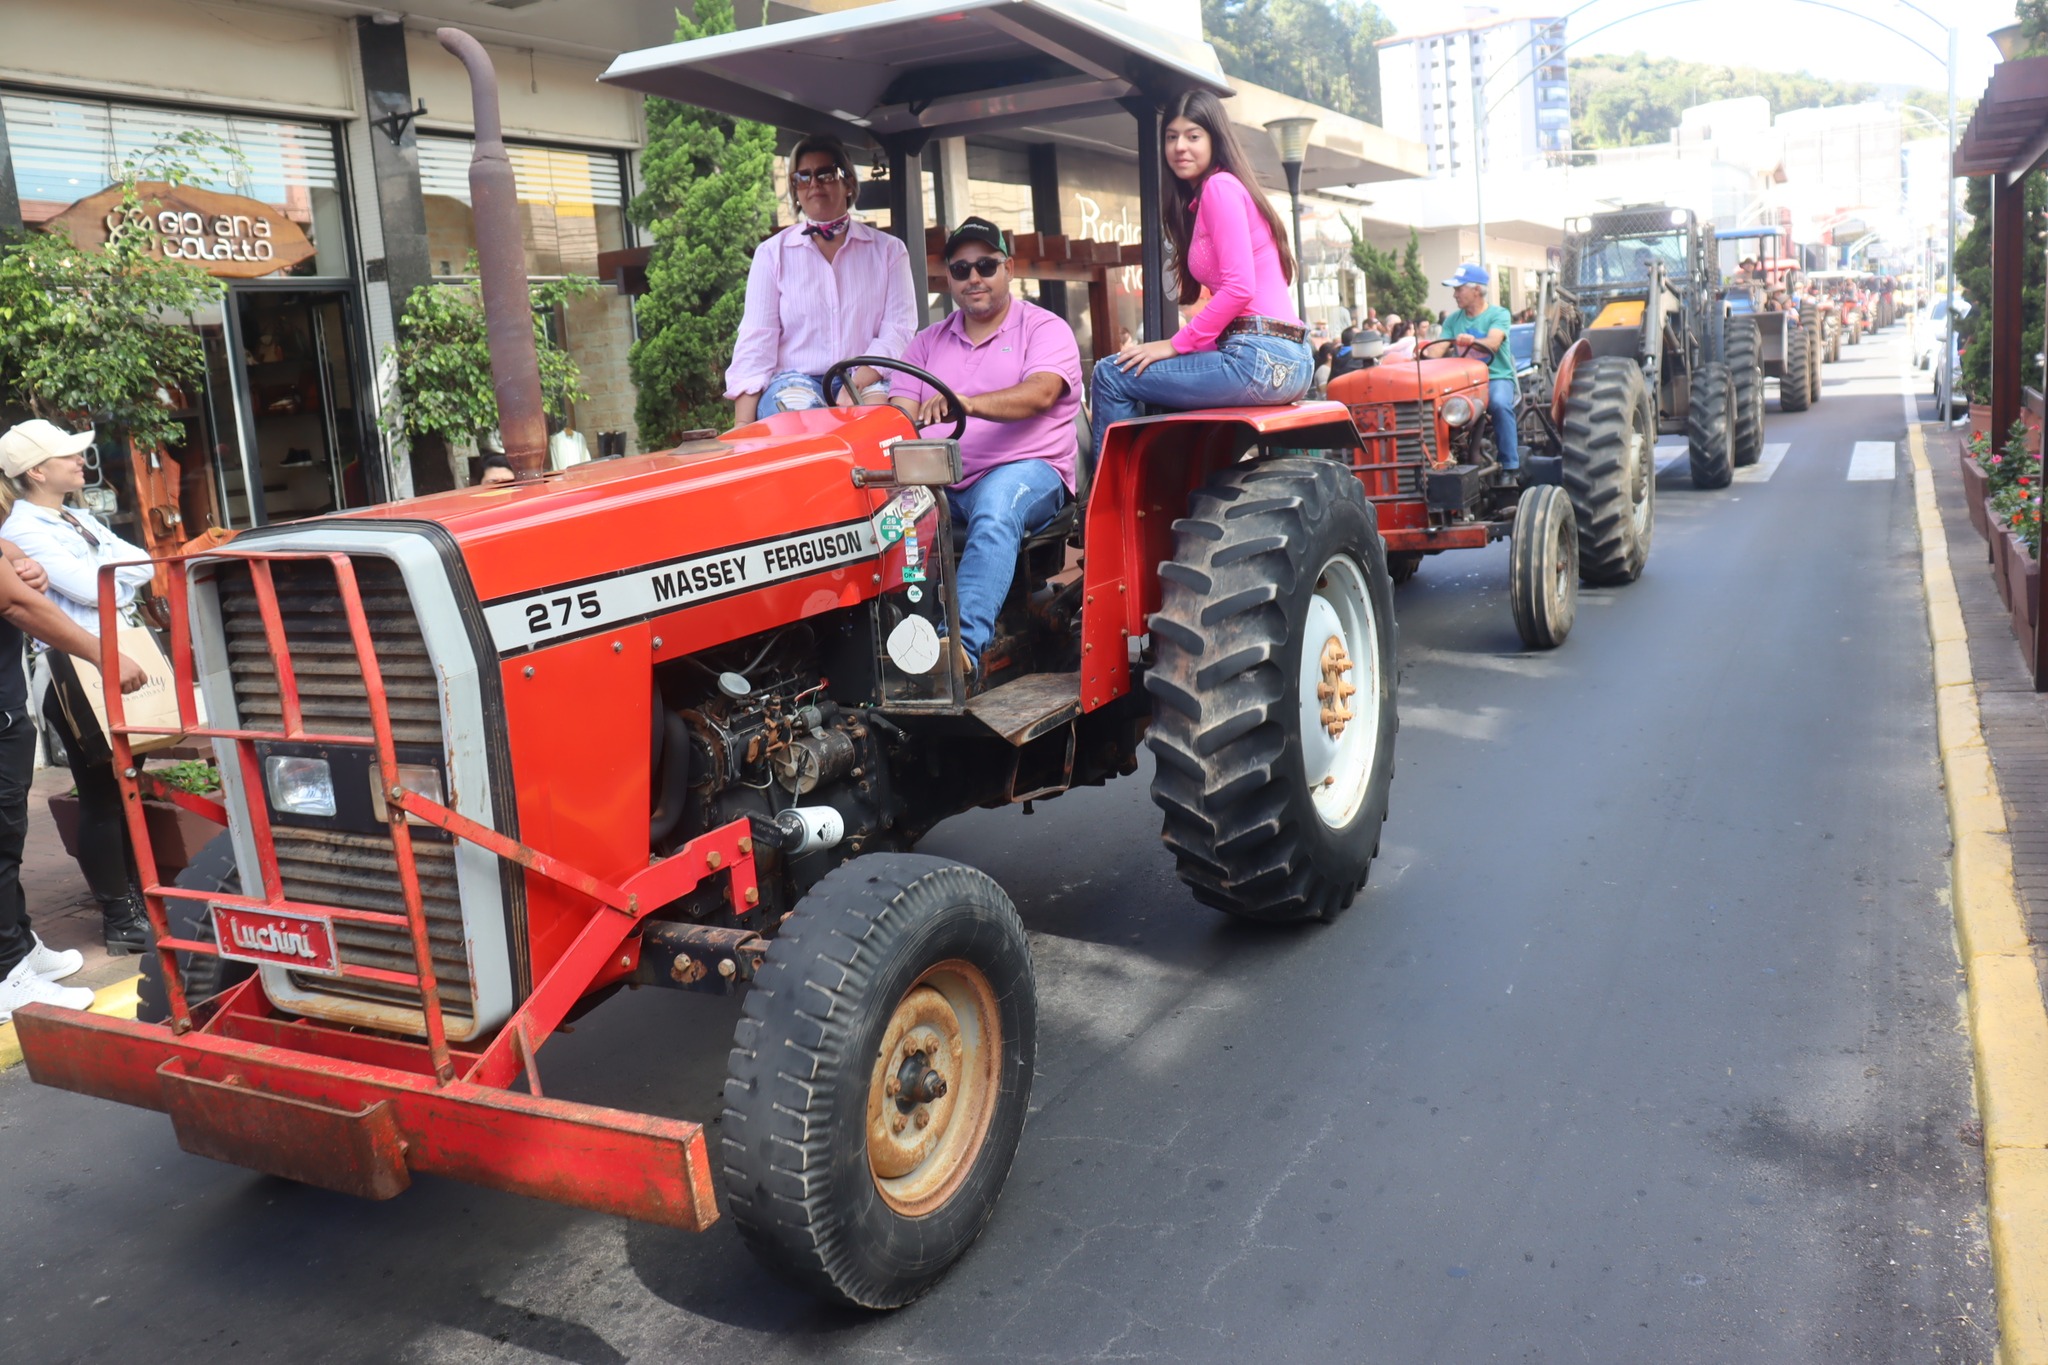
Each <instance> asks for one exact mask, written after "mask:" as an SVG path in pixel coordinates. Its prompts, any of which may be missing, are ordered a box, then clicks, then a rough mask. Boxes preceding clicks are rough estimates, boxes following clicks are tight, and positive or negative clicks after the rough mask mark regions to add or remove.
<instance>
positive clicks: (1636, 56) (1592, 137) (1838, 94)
mask: <svg viewBox="0 0 2048 1365" xmlns="http://www.w3.org/2000/svg"><path fill="white" fill-rule="evenodd" d="M1571 90H1572V145H1573V146H1574V147H1580V148H1593V147H1633V146H1639V145H1641V144H1644V143H1651V142H1665V141H1668V140H1669V139H1670V137H1671V130H1672V129H1674V128H1676V127H1677V126H1678V116H1679V114H1680V113H1682V112H1683V111H1684V110H1686V109H1689V108H1691V107H1692V106H1694V105H1696V104H1707V103H1710V102H1711V101H1714V100H1725V99H1737V98H1741V97H1744V96H1749V95H1761V96H1763V97H1764V98H1765V99H1767V100H1769V101H1770V102H1771V112H1772V113H1773V114H1781V113H1784V112H1785V111H1786V110H1788V109H1811V108H1817V107H1822V106H1826V105H1834V104H1857V103H1860V102H1862V101H1865V100H1873V99H1879V98H1887V99H1889V98H1895V97H1897V96H1898V94H1899V93H1900V92H1898V91H1896V90H1895V89H1894V90H1887V89H1881V88H1880V87H1878V86H1875V85H1870V84H1866V83H1864V82H1860V81H1831V80H1824V79H1822V78H1821V77H1818V76H1810V75H1808V74H1806V73H1805V72H1803V71H1764V70H1760V69H1758V68H1756V67H1748V66H1711V65H1708V64H1706V63H1704V62H1687V61H1680V60H1679V59H1677V58H1675V57H1650V56H1646V55H1645V54H1643V53H1641V52H1634V53H1629V54H1627V55H1625V56H1624V55H1619V54H1611V53H1599V54H1594V55H1589V56H1583V57H1580V56H1574V57H1573V58H1572V59H1571ZM1903 96H1904V98H1905V100H1906V102H1907V103H1910V104H1915V105H1918V106H1919V107H1921V108H1923V109H1927V110H1931V111H1933V112H1935V113H1940V112H1942V110H1943V109H1944V107H1945V104H1946V101H1947V96H1946V95H1944V94H1942V93H1940V92H1937V91H1932V90H1907V91H1905V92H1903ZM1958 116H1959V117H1967V110H1965V111H1963V112H1962V113H1960V114H1959V115H1958Z"/></svg>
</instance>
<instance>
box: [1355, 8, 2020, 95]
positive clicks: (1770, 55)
mask: <svg viewBox="0 0 2048 1365" xmlns="http://www.w3.org/2000/svg"><path fill="white" fill-rule="evenodd" d="M1494 3H1495V4H1496V5H1497V7H1498V8H1500V9H1502V10H1505V11H1510V12H1522V13H1528V12H1530V6H1529V5H1528V4H1527V3H1524V2H1521V0H1494ZM1657 3H1659V0H1591V2H1590V3H1587V4H1585V5H1584V7H1583V9H1581V11H1580V12H1579V13H1578V14H1576V15H1574V16H1573V18H1572V20H1571V27H1570V30H1569V31H1570V33H1571V36H1572V37H1573V38H1574V39H1577V38H1578V37H1580V35H1582V34H1589V33H1592V30H1594V29H1596V28H1600V27H1601V26H1602V25H1604V24H1606V23H1608V22H1610V21H1612V20H1617V19H1618V20H1622V22H1620V23H1617V24H1615V26H1614V27H1612V28H1607V29H1604V31H1602V32H1600V33H1598V34H1594V35H1593V36H1591V37H1588V38H1586V40H1585V41H1584V42H1583V43H1581V44H1579V45H1578V46H1576V47H1574V48H1573V49H1572V50H1573V52H1574V53H1591V52H1634V51H1638V50H1640V51H1643V52H1647V53H1649V54H1650V55H1651V56H1658V57H1682V58H1684V59H1686V60H1688V61H1700V62H1714V63H1720V64H1725V65H1729V66H1757V67H1764V68H1767V69H1771V70H1779V71H1810V72H1812V73H1813V74H1814V75H1816V76H1826V77H1828V78H1830V79H1833V80H1844V81H1870V82H1873V83H1876V84H1880V85H1922V86H1931V87H1933V88H1935V89H1940V88H1942V87H1943V86H1944V85H1945V84H1946V82H1947V79H1948V77H1947V71H1946V68H1945V67H1944V66H1943V65H1942V64H1941V62H1939V61H1937V60H1935V59H1934V58H1932V57H1930V56H1928V55H1927V54H1926V53H1924V52H1921V51H1920V50H1919V49H1917V48H1915V47H1913V46H1912V45H1911V44H1909V43H1907V42H1905V41H1903V40H1902V39H1900V38H1898V37H1895V36H1894V35H1893V34H1891V33H1888V32H1886V31H1885V30H1884V29H1882V28H1880V27H1878V26H1877V25H1875V24H1872V23H1868V22H1866V21H1865V20H1864V19H1861V18H1858V17H1855V16H1856V15H1868V16H1870V17H1871V18H1875V19H1879V20H1882V21H1884V22H1885V23H1888V24H1891V25H1893V26H1894V27H1896V28H1898V29H1901V30H1903V31H1904V32H1906V33H1907V34H1909V35H1911V36H1912V37H1913V38H1916V39H1918V40H1919V41H1921V42H1922V43H1924V44H1926V46H1928V47H1930V48H1932V49H1934V51H1935V52H1936V53H1937V54H1944V53H1945V52H1946V51H1947V46H1948V35H1947V33H1946V32H1945V31H1944V29H1943V28H1942V27H1941V26H1939V25H1937V24H1935V23H1934V22H1932V21H1930V20H1929V19H1927V18H1925V17H1923V16H1922V15H1920V14H1916V13H1914V11H1913V9H1911V8H1910V7H1908V6H1907V5H1906V4H1904V3H1901V0H1826V3H1828V4H1831V5H1834V6H1836V8H1834V9H1825V8H1821V7H1820V6H1819V5H1812V4H1803V3H1798V0H1699V2H1698V3H1695V4H1688V5H1686V6H1684V7H1683V8H1677V9H1666V10H1663V11H1661V12H1659V13H1656V14H1650V15H1645V16H1644V17H1642V18H1626V17H1625V16H1629V15H1633V14H1640V13H1641V12H1642V11H1644V10H1646V9H1649V8H1651V7H1652V6H1653V5H1656V4H1657ZM1913 3H1914V4H1916V5H1918V7H1919V8H1920V9H1921V10H1924V11H1926V12H1927V13H1929V14H1934V15H1938V16H1940V17H1941V18H1942V20H1943V21H1944V22H1945V23H1953V24H1954V25H1955V26H1956V28H1957V38H1958V43H1957V47H1958V51H1959V54H1960V55H1959V59H1958V61H1957V64H1956V93H1957V94H1958V95H1959V96H1963V97H1969V96H1975V95H1978V94H1981V93H1982V92H1983V89H1984V83H1985V81H1987V80H1988V79H1990V75H1991V67H1992V64H1993V63H1995V62H1996V61H1997V60H1998V49H1997V48H1995V47H1993V46H1992V45H1991V42H1990V40H1989V39H1988V38H1987V37H1986V36H1985V35H1986V34H1988V33H1990V32H1991V30H1992V29H1995V28H1999V27H2001V26H2003V25H2005V24H2009V23H2011V22H2012V0H1913ZM1380 8H1381V9H1382V10H1384V11H1386V14H1387V17H1388V18H1390V19H1392V20H1393V21H1394V23H1395V24H1396V25H1398V26H1400V27H1401V28H1403V29H1410V28H1414V29H1429V28H1441V27H1443V26H1444V24H1446V23H1447V22H1454V20H1453V19H1452V17H1451V15H1452V14H1453V13H1455V8H1454V7H1452V6H1446V5H1445V4H1443V3H1442V0H1380ZM1565 8H1566V9H1569V8H1570V5H1569V3H1568V4H1567V5H1566V6H1565ZM1447 10H1448V11H1451V13H1447ZM1843 11H1854V14H1851V13H1844V12H1843ZM1552 12H1555V11H1552Z"/></svg>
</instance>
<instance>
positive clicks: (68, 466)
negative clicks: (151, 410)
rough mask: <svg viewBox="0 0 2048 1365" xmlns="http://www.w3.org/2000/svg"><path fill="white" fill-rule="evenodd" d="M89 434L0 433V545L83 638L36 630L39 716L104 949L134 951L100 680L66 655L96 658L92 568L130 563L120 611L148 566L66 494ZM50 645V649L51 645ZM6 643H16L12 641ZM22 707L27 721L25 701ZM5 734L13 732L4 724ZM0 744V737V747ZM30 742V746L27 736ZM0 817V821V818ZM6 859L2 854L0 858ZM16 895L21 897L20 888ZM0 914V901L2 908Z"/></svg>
mask: <svg viewBox="0 0 2048 1365" xmlns="http://www.w3.org/2000/svg"><path fill="white" fill-rule="evenodd" d="M92 440H93V433H92V432H91V431H84V432H79V433H77V434H72V433H69V432H66V431H64V430H63V429H62V428H60V427H58V426H56V425H55V424H54V423H51V422H45V421H40V420H38V421H31V422H23V423H21V424H20V425H18V426H15V427H11V428H9V429H8V431H7V432H6V434H5V435H4V436H0V504H4V505H6V506H7V517H6V521H5V522H4V523H0V538H4V539H5V540H6V541H7V542H8V543H9V544H10V545H12V546H14V547H15V550H13V551H9V552H8V553H9V555H10V557H12V556H14V555H16V554H19V555H20V556H25V557H27V558H31V559H34V560H35V561H36V562H37V563H38V564H39V565H40V566H41V568H42V571H43V573H44V574H45V575H47V578H46V581H45V591H46V592H48V594H49V600H50V603H51V604H53V605H54V606H55V608H56V609H57V610H58V611H59V612H60V613H61V614H62V615H63V616H64V617H66V618H68V619H69V620H70V621H71V622H72V623H73V624H74V625H75V626H76V627H77V628H78V631H79V632H80V634H82V635H83V636H84V637H85V639H84V640H81V639H80V638H79V637H78V635H73V634H71V633H69V632H66V633H64V634H63V636H62V637H61V638H60V637H57V636H53V635H51V634H49V633H48V632H47V630H43V629H38V630H36V631H34V632H33V633H34V634H35V637H36V639H37V640H38V641H39V642H41V643H42V645H43V646H44V652H43V653H42V654H41V657H40V659H39V660H38V666H37V670H36V674H37V683H38V686H39V687H40V688H41V690H42V694H43V695H42V698H41V705H42V713H43V717H44V720H45V722H46V723H47V724H48V725H49V727H50V729H51V730H52V731H53V732H54V733H55V734H56V735H57V736H58V738H59V739H61V740H62V741H63V743H64V757H65V759H66V761H67V762H68V763H69V765H70V768H71V777H72V780H73V781H74V782H76V783H77V784H78V813H79V827H78V866H79V870H80V871H82V872H83V873H84V874H85V880H86V883H87V885H88V886H90V887H91V888H92V894H93V899H94V900H96V901H98V902H99V907H100V916H101V921H102V923H101V930H102V936H103V940H104V942H105V943H106V947H107V951H108V952H110V953H114V954H117V955H118V954H122V953H139V952H141V951H142V944H143V934H144V932H145V930H146V929H147V928H148V919H147V917H146V916H145V915H144V914H143V909H142V898H141V897H140V896H139V895H137V894H136V891H135V887H134V882H133V873H132V868H133V865H134V854H133V852H132V851H131V850H130V848H129V846H128V823H127V819H126V816H125V814H124V812H123V810H122V804H121V787H120V784H119V782H117V781H116V780H115V777H114V766H113V749H112V748H111V747H110V746H109V745H108V743H107V738H106V735H105V734H104V733H102V731H101V729H100V725H99V721H98V720H97V719H95V717H94V715H93V711H92V703H91V702H90V701H88V700H87V698H86V689H87V688H89V687H97V686H99V682H98V680H97V679H93V678H81V677H80V675H79V673H78V670H77V669H76V668H74V667H73V666H72V658H73V657H74V656H75V657H78V658H83V659H86V660H87V661H88V662H93V663H97V660H98V657H99V645H98V643H97V639H98V636H99V629H100V614H99V579H100V567H101V566H102V565H106V564H119V563H123V562H125V563H126V564H127V565H128V567H125V568H120V569H116V570H115V571H114V586H115V597H114V604H115V607H116V608H117V609H118V610H119V611H121V612H122V613H124V615H126V614H129V613H132V612H133V610H134V605H135V598H136V595H137V594H138V593H139V592H140V591H141V589H142V587H143V585H144V584H146V583H148V582H149V580H150V576H151V570H150V567H149V564H148V562H147V561H148V559H149V552H148V551H146V550H143V549H141V548H140V547H138V546H135V545H130V544H129V543H128V542H127V541H125V540H122V539H121V538H120V537H118V536H116V535H115V534H114V533H113V532H112V531H109V530H108V529H107V528H106V527H105V526H104V525H102V524H101V523H100V521H99V520H98V519H97V518H95V517H94V516H93V514H92V513H90V512H88V511H86V510H84V509H83V508H78V507H70V506H67V505H66V502H67V499H69V498H70V497H71V496H72V495H74V494H76V493H77V492H78V491H79V490H80V489H82V488H84V487H85V477H86V469H85V452H86V450H87V449H88V448H90V447H91V445H92ZM136 561H142V562H141V563H137V562H136ZM9 619H10V620H13V618H9ZM16 624H20V623H19V622H16ZM67 641H68V642H69V643H67ZM87 641H91V643H89V644H88V643H87ZM51 645H54V646H55V648H54V649H51V648H49V646H51ZM74 646H82V647H79V648H74ZM8 647H9V642H8V640H7V639H5V638H0V675H6V677H0V686H5V687H11V683H9V682H7V678H11V676H12V675H14V674H15V673H17V672H18V671H19V670H17V669H14V668H11V667H8V666H7V665H6V664H5V663H4V659H5V658H7V657H11V656H9V655H8V652H7V651H8ZM14 647H15V648H19V646H18V644H17V645H15V646H14ZM127 682H128V676H127V668H126V666H125V665H124V667H123V677H122V685H123V689H124V690H129V691H132V690H133V689H132V688H128V687H127V685H126V684H127ZM8 700H10V698H6V697H0V710H4V711H9V712H10V714H11V711H12V708H11V707H9V706H7V705H6V702H7V701H8ZM24 700H26V699H25V698H24ZM21 710H22V712H23V722H22V724H23V726H24V728H26V726H27V720H26V712H27V708H26V706H25V705H24V706H23V707H22V708H21ZM7 733H9V734H11V733H12V731H11V729H10V730H9V731H8V732H7ZM7 742H9V741H7V740H6V739H4V738H0V745H4V744H5V743H7ZM29 743H30V746H31V753H32V752H33V743H34V741H33V740H32V739H31V740H30V741H29ZM0 804H4V801H0ZM4 824H5V822H4V820H0V825H4ZM4 858H5V855H4V853H0V862H4ZM15 894H16V895H17V896H18V895H19V891H18V889H17V890H16V892H15ZM7 896H8V891H7V888H6V886H5V885H4V884H0V901H4V900H5V899H6V898H7ZM5 913H6V912H5V908H4V906H0V914H5Z"/></svg>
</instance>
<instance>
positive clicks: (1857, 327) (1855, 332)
mask: <svg viewBox="0 0 2048 1365" xmlns="http://www.w3.org/2000/svg"><path fill="white" fill-rule="evenodd" d="M1849 344H1850V345H1851V346H1861V345H1862V344H1863V324H1861V323H1857V322H1852V323H1850V324H1849Z"/></svg>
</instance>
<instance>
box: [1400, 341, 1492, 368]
mask: <svg viewBox="0 0 2048 1365" xmlns="http://www.w3.org/2000/svg"><path fill="white" fill-rule="evenodd" d="M1461 341H1462V342H1464V343H1465V345H1464V346H1463V348H1462V352H1463V354H1466V355H1470V354H1471V353H1472V352H1474V351H1477V352H1478V353H1479V358H1480V359H1481V360H1482V361H1485V362H1487V363H1489V364H1490V363H1492V361H1493V348H1492V347H1491V346H1488V345H1487V344H1486V343H1485V342H1483V341H1480V340H1479V339H1478V338H1476V337H1438V338H1437V339H1436V340H1435V341H1425V342H1423V343H1422V345H1420V346H1418V347H1416V348H1415V358H1416V359H1417V360H1442V359H1444V358H1445V357H1447V356H1450V355H1452V354H1454V353H1456V352H1457V350H1458V349H1459V348H1458V343H1459V342H1461ZM1435 346H1441V347H1442V348H1443V349H1442V350H1440V351H1437V352H1435V353H1434V354H1431V350H1430V348H1431V347H1435Z"/></svg>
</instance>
